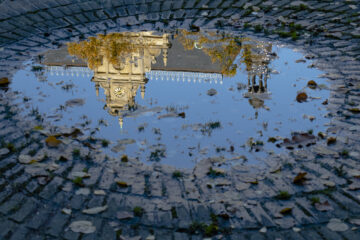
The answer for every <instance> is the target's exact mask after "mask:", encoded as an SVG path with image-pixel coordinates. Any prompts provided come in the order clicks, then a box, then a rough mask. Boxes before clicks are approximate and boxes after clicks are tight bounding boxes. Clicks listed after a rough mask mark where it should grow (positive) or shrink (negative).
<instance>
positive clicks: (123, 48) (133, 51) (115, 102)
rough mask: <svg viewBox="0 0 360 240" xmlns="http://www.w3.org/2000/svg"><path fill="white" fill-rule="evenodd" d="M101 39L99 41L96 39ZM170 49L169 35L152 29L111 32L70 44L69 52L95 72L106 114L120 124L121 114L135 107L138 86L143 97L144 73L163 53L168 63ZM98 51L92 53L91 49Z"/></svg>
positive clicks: (93, 79) (95, 81)
mask: <svg viewBox="0 0 360 240" xmlns="http://www.w3.org/2000/svg"><path fill="white" fill-rule="evenodd" d="M99 41H100V42H99ZM168 48H169V36H168V34H162V35H155V34H153V33H152V32H139V33H114V34H110V35H107V36H100V37H98V38H96V39H90V41H87V42H86V43H84V42H80V43H71V44H69V46H68V51H69V53H70V54H72V55H75V56H77V57H80V58H83V59H86V60H87V62H88V67H89V68H91V69H92V70H93V72H94V76H93V78H92V80H91V81H92V82H94V83H95V89H96V95H97V96H99V89H100V87H101V88H102V89H103V90H104V94H105V97H106V104H105V106H104V109H107V111H108V112H109V114H111V115H112V116H117V117H118V119H119V124H120V127H121V128H122V127H123V114H124V112H126V111H134V110H136V109H137V104H136V102H135V96H136V93H137V91H138V89H139V88H140V92H141V97H142V98H144V96H145V85H146V83H147V81H148V79H147V78H146V73H147V72H149V71H151V66H152V65H153V64H156V58H157V57H159V56H160V55H161V54H162V62H163V64H164V66H166V65H167V54H168ZM94 49H95V51H96V52H97V55H94V53H93V52H92V51H94Z"/></svg>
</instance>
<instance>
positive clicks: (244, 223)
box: [235, 207, 259, 229]
mask: <svg viewBox="0 0 360 240" xmlns="http://www.w3.org/2000/svg"><path fill="white" fill-rule="evenodd" d="M235 216H236V218H238V219H239V222H240V224H241V225H240V227H242V228H247V229H249V228H255V227H258V226H259V225H258V224H257V222H256V220H255V219H254V218H252V217H251V216H250V215H249V213H248V211H247V210H246V209H245V208H244V207H236V213H235Z"/></svg>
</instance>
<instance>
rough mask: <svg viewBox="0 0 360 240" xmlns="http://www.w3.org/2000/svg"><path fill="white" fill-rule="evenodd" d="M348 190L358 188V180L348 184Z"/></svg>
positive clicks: (359, 186) (359, 185)
mask: <svg viewBox="0 0 360 240" xmlns="http://www.w3.org/2000/svg"><path fill="white" fill-rule="evenodd" d="M348 188H349V190H351V191H356V190H359V189H360V182H353V183H352V184H350V185H349V187H348Z"/></svg>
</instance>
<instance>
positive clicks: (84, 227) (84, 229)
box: [70, 221, 96, 234]
mask: <svg viewBox="0 0 360 240" xmlns="http://www.w3.org/2000/svg"><path fill="white" fill-rule="evenodd" d="M70 229H71V231H73V232H78V233H85V234H88V233H93V232H95V231H96V227H95V226H94V225H93V224H92V222H90V221H75V222H72V223H71V224H70Z"/></svg>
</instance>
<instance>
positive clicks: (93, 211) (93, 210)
mask: <svg viewBox="0 0 360 240" xmlns="http://www.w3.org/2000/svg"><path fill="white" fill-rule="evenodd" d="M107 208H108V206H107V205H105V206H102V207H94V208H88V209H84V210H83V211H82V212H83V213H85V214H90V215H91V214H98V213H101V212H103V211H105V210H106V209H107Z"/></svg>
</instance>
